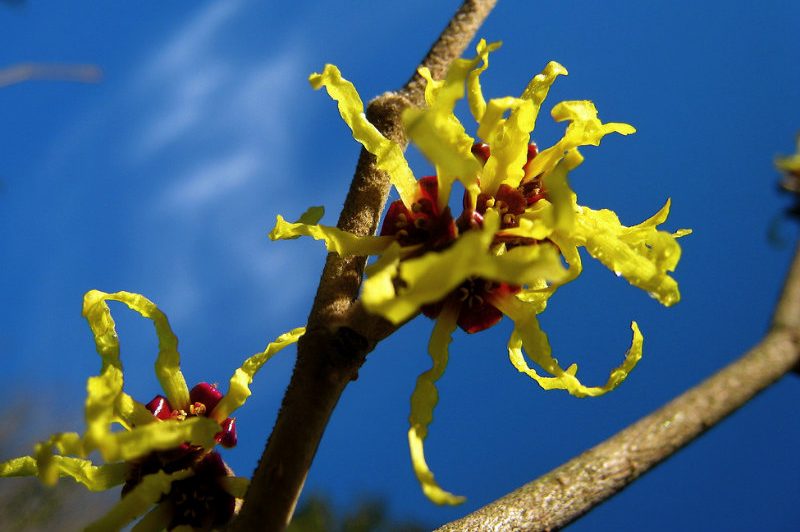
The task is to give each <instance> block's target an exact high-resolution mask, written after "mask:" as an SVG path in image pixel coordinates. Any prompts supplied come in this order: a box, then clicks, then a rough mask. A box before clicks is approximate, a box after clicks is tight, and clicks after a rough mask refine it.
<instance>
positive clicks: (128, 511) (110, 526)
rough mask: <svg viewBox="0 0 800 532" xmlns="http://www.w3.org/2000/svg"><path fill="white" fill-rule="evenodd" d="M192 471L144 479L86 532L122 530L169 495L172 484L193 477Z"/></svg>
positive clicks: (156, 474)
mask: <svg viewBox="0 0 800 532" xmlns="http://www.w3.org/2000/svg"><path fill="white" fill-rule="evenodd" d="M191 474H192V471H191V470H189V469H183V470H181V471H177V472H175V473H169V474H168V473H164V472H163V471H159V472H157V473H154V474H152V475H147V476H146V477H143V478H142V480H141V482H140V483H139V484H138V485H137V486H136V487H135V488H133V489H132V490H131V491H130V492H129V493H127V494H126V495H125V496H124V497H123V498H122V499H120V501H119V502H118V503H117V504H115V505H114V506H112V507H111V510H109V511H108V513H106V515H104V516H103V517H101V518H100V519H98V520H97V521H95V522H94V523H92V524H90V525H89V526H87V527H86V529H85V530H86V532H107V531H109V530H122V528H124V527H125V526H126V525H128V524H129V523H130V522H132V521H133V520H135V519H136V518H137V517H139V516H140V515H144V513H145V512H146V511H147V510H148V509H149V508H150V507H151V506H153V505H154V504H155V503H156V502H158V500H159V499H160V498H161V496H162V495H164V494H165V493H168V492H169V490H170V487H171V486H172V483H173V482H174V481H176V480H181V479H184V478H187V477H189V476H191Z"/></svg>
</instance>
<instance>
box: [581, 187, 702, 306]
mask: <svg viewBox="0 0 800 532" xmlns="http://www.w3.org/2000/svg"><path fill="white" fill-rule="evenodd" d="M669 205H670V202H669V201H667V203H666V205H664V207H663V208H662V209H661V210H660V211H659V212H658V213H656V214H655V215H654V216H652V217H651V218H649V219H648V220H645V221H644V222H642V223H641V224H639V225H635V226H633V227H625V226H624V225H622V224H621V223H620V221H619V218H618V217H617V215H616V214H615V213H614V212H613V211H610V210H606V209H602V210H599V211H595V210H592V209H589V208H588V207H581V209H580V210H579V211H578V212H577V213H576V224H575V235H574V236H575V242H576V243H578V244H579V245H583V246H585V247H586V250H587V251H588V252H589V254H591V255H592V256H593V257H594V258H596V259H597V260H599V261H600V262H601V263H603V264H604V265H605V266H606V267H607V268H608V269H610V270H612V271H613V272H615V273H616V274H617V275H620V276H622V277H624V278H625V279H627V280H628V282H629V283H631V284H632V285H634V286H636V287H638V288H641V289H642V290H645V291H647V292H648V293H649V294H650V295H651V296H652V297H654V298H656V299H657V300H658V301H659V302H660V303H662V304H663V305H666V306H670V305H673V304H675V303H677V302H678V301H680V297H681V296H680V291H679V290H678V283H677V282H676V281H675V279H673V278H672V277H670V276H669V274H668V272H671V271H673V270H674V269H675V267H676V266H677V264H678V260H679V259H680V256H681V248H680V245H679V244H678V242H677V240H676V239H677V238H678V237H680V236H684V235H686V234H689V233H690V231H689V230H681V231H678V232H676V233H674V234H670V233H668V232H666V231H659V230H657V229H656V227H657V226H658V225H659V224H660V223H662V222H663V221H664V220H665V219H666V217H667V214H668V213H669Z"/></svg>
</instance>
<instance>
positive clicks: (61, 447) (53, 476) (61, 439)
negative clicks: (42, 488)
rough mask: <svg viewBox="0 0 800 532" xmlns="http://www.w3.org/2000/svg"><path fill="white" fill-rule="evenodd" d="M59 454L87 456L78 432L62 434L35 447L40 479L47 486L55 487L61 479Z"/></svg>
mask: <svg viewBox="0 0 800 532" xmlns="http://www.w3.org/2000/svg"><path fill="white" fill-rule="evenodd" d="M54 452H57V453H59V454H74V455H79V456H85V455H86V454H87V452H86V449H85V447H84V443H83V440H82V439H81V437H80V435H79V434H78V433H76V432H60V433H57V434H53V435H52V436H50V438H48V439H47V440H45V441H43V442H40V443H37V444H36V445H35V446H34V457H35V458H36V467H37V469H38V476H39V479H40V480H41V481H42V484H44V485H46V486H54V485H55V483H56V482H57V481H58V477H59V471H60V469H59V465H58V464H59V461H58V459H59V456H57V455H55V454H54Z"/></svg>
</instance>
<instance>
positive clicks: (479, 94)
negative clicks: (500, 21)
mask: <svg viewBox="0 0 800 532" xmlns="http://www.w3.org/2000/svg"><path fill="white" fill-rule="evenodd" d="M502 44H503V43H501V42H493V43H491V44H486V40H485V39H481V40H480V41H479V42H478V46H477V47H476V50H477V52H478V56H479V57H480V58H481V61H482V64H481V66H478V67H475V68H473V69H472V71H470V73H469V74H468V75H467V101H468V102H469V109H470V111H471V112H472V116H473V117H474V118H475V121H476V122H480V121H481V118H483V113H484V112H486V99H485V98H484V97H483V89H482V88H481V81H480V77H481V74H483V72H484V71H485V70H486V69H487V68H489V54H490V53H492V52H494V51H495V50H497V49H498V48H500V46H501V45H502ZM429 103H430V102H429Z"/></svg>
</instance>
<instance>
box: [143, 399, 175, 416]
mask: <svg viewBox="0 0 800 532" xmlns="http://www.w3.org/2000/svg"><path fill="white" fill-rule="evenodd" d="M145 407H146V408H147V409H148V410H149V411H150V412H152V413H153V415H154V416H156V417H157V418H158V419H161V420H167V419H169V418H170V417H171V416H172V407H170V405H169V401H167V398H166V397H164V396H162V395H156V396H155V397H154V398H153V400H152V401H150V402H149V403H147V404H146V405H145Z"/></svg>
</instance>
